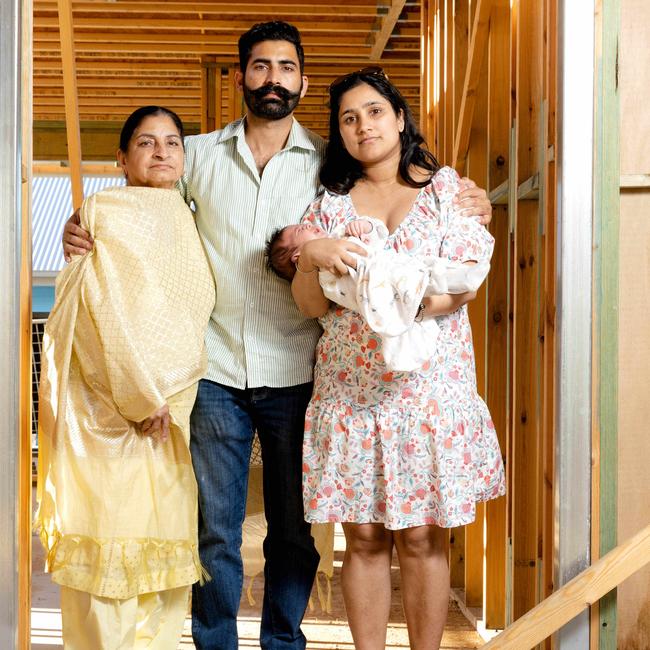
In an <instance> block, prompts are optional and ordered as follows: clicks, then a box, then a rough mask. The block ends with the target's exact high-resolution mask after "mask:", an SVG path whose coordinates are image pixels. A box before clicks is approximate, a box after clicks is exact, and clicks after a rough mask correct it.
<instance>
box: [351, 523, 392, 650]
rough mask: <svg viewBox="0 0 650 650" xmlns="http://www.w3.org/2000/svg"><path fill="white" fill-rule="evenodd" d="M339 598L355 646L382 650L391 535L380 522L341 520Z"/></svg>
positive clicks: (389, 585)
mask: <svg viewBox="0 0 650 650" xmlns="http://www.w3.org/2000/svg"><path fill="white" fill-rule="evenodd" d="M343 530H344V532H345V556H344V558H343V568H342V570H341V586H342V588H343V600H344V602H345V610H346V612H347V616H348V623H349V625H350V630H351V631H352V638H353V639H354V647H355V649H356V650H384V648H385V647H386V629H387V627H388V616H389V614H390V597H391V583H390V566H391V559H392V554H393V536H392V533H391V531H389V530H386V528H384V526H383V524H343Z"/></svg>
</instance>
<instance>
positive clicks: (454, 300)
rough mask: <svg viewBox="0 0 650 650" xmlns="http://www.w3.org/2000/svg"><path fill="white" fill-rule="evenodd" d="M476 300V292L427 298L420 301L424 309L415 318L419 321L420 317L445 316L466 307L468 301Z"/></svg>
mask: <svg viewBox="0 0 650 650" xmlns="http://www.w3.org/2000/svg"><path fill="white" fill-rule="evenodd" d="M474 298H476V291H466V292H465V293H454V294H452V293H445V294H443V295H441V296H428V297H426V298H423V299H422V304H423V305H424V309H423V310H421V311H420V313H419V314H418V316H417V319H418V320H419V319H420V318H421V317H422V316H424V317H428V316H446V315H447V314H453V313H454V312H455V311H456V310H458V309H460V308H461V307H462V306H463V305H466V304H467V303H468V302H469V301H470V300H474Z"/></svg>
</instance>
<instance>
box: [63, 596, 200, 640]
mask: <svg viewBox="0 0 650 650" xmlns="http://www.w3.org/2000/svg"><path fill="white" fill-rule="evenodd" d="M189 593H190V587H189V586H186V587H178V588H176V589H167V590H165V591H157V592H153V593H149V594H140V595H139V596H134V597H133V598H127V599H125V600H117V599H114V598H101V597H99V596H93V595H92V594H89V593H86V592H85V591H78V590H76V589H70V588H69V587H63V586H62V587H61V617H62V619H63V647H64V648H65V649H66V650H140V649H141V648H148V650H177V648H178V644H179V642H180V639H181V635H182V633H183V622H184V621H185V616H186V615H187V609H188V600H189Z"/></svg>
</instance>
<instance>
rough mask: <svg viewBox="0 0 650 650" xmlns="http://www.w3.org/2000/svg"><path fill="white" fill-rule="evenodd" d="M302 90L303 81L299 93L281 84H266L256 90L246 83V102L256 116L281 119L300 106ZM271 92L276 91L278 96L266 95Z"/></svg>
mask: <svg viewBox="0 0 650 650" xmlns="http://www.w3.org/2000/svg"><path fill="white" fill-rule="evenodd" d="M301 92H302V83H301V84H300V90H299V91H298V92H297V93H292V92H291V91H290V90H287V89H286V88H284V86H280V85H279V84H266V85H265V86H260V87H259V88H256V89H255V90H251V89H250V88H249V87H248V86H246V85H244V102H246V106H247V107H248V110H249V111H250V112H251V113H252V114H253V115H255V116H256V117H262V118H264V119H267V120H281V119H282V118H284V117H286V116H287V115H290V114H291V113H292V112H293V111H294V109H295V108H296V106H298V102H299V101H300V93H301ZM269 93H274V94H275V95H277V97H266V95H268V94H269Z"/></svg>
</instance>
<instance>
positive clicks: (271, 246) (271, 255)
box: [264, 226, 296, 282]
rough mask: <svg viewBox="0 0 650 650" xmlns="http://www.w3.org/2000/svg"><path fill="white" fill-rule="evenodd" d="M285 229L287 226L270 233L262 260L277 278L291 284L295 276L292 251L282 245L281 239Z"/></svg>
mask: <svg viewBox="0 0 650 650" xmlns="http://www.w3.org/2000/svg"><path fill="white" fill-rule="evenodd" d="M286 229H287V226H285V227H284V228H277V229H276V230H274V231H273V232H272V233H271V236H270V237H269V238H268V240H267V242H266V245H265V246H264V259H265V260H266V268H267V269H268V270H269V271H272V272H273V273H275V275H277V276H278V277H279V278H282V279H283V280H288V281H289V282H291V280H293V276H294V275H295V274H296V268H295V265H294V264H293V262H292V261H291V255H292V253H293V250H292V249H291V248H289V247H288V246H284V245H283V244H282V237H283V236H284V231H285V230H286Z"/></svg>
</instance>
